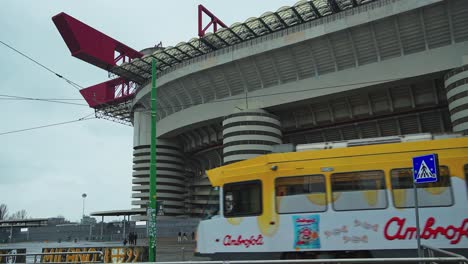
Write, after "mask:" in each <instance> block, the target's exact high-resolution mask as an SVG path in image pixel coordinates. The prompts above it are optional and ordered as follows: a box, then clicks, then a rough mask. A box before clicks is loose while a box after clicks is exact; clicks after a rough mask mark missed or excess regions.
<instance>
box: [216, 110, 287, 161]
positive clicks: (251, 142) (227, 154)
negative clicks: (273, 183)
mask: <svg viewBox="0 0 468 264" xmlns="http://www.w3.org/2000/svg"><path fill="white" fill-rule="evenodd" d="M281 143H282V133H281V123H280V121H279V119H278V117H276V116H275V115H273V114H270V113H268V112H267V111H265V110H263V109H247V110H242V111H240V112H237V113H234V114H231V115H228V116H225V117H224V121H223V159H224V164H229V163H233V162H236V161H240V160H245V159H250V158H253V157H256V156H259V155H263V154H267V153H270V152H271V151H272V146H273V145H277V144H281Z"/></svg>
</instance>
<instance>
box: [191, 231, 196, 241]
mask: <svg viewBox="0 0 468 264" xmlns="http://www.w3.org/2000/svg"><path fill="white" fill-rule="evenodd" d="M192 241H195V232H194V231H192Z"/></svg>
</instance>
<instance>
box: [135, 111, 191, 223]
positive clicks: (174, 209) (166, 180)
mask: <svg viewBox="0 0 468 264" xmlns="http://www.w3.org/2000/svg"><path fill="white" fill-rule="evenodd" d="M150 118H151V117H150V115H149V114H147V113H145V112H140V111H135V114H134V151H133V170H134V171H133V181H132V182H133V187H132V190H133V191H134V193H133V194H132V198H136V199H135V200H134V201H132V205H136V206H139V207H140V208H146V207H147V204H148V201H149V171H150V159H151V147H150V135H151V133H150V132H151V130H150V124H151V122H150V120H149V119H150ZM156 145H157V155H158V156H157V161H156V167H157V180H156V182H157V190H156V191H157V200H158V201H162V202H163V205H164V215H167V216H177V215H181V214H184V213H185V210H184V204H185V202H184V199H185V192H186V189H185V175H184V171H185V169H184V158H183V153H182V151H181V149H180V147H179V146H178V145H177V144H175V143H173V142H171V141H170V140H166V139H158V140H157V143H156Z"/></svg>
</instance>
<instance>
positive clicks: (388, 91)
mask: <svg viewBox="0 0 468 264" xmlns="http://www.w3.org/2000/svg"><path fill="white" fill-rule="evenodd" d="M466 25H468V1H465V0H414V1H406V0H378V1H373V2H370V3H367V4H365V5H361V6H357V7H354V8H350V9H347V10H344V11H342V12H339V13H336V14H333V15H329V16H326V17H322V18H319V19H316V20H312V21H309V22H305V23H300V24H298V25H295V26H292V27H289V28H287V29H284V30H281V31H277V32H273V33H270V34H267V35H264V36H261V37H258V38H254V39H251V40H248V41H244V42H241V43H238V44H235V45H232V46H229V47H226V48H223V49H219V50H216V51H213V52H210V53H208V54H206V55H203V56H199V57H196V58H193V59H190V60H187V61H184V62H183V63H180V64H178V65H177V66H174V67H172V68H170V69H167V70H165V71H163V72H161V73H160V75H159V76H158V99H157V100H158V105H159V108H158V115H157V119H158V123H157V129H158V130H157V138H158V144H157V146H158V151H157V152H158V161H157V168H158V178H157V183H158V185H157V192H158V200H162V201H163V203H164V210H165V215H168V216H184V215H185V216H195V217H196V216H201V215H202V214H204V213H205V212H206V211H207V210H209V209H210V208H213V207H216V206H217V204H218V203H219V201H218V198H217V191H216V190H214V189H212V188H211V186H210V184H209V181H208V179H207V177H206V174H205V171H206V170H208V169H211V168H215V167H218V166H221V165H222V164H227V163H232V162H236V161H239V160H243V159H248V158H251V157H255V156H258V155H263V154H266V153H270V152H271V151H272V148H273V146H274V145H277V144H284V143H292V144H303V143H312V142H326V141H339V140H349V139H356V138H369V137H378V136H390V135H403V134H413V133H421V132H431V133H440V132H451V131H455V132H465V133H466V132H467V131H468V66H467V65H468V27H467V26H466ZM150 86H151V85H150V84H147V85H143V86H141V87H140V88H139V90H138V92H137V94H136V97H135V99H134V101H133V109H132V113H133V125H134V167H133V168H134V172H133V187H132V190H133V191H134V192H133V195H132V197H133V198H134V200H133V201H132V204H133V205H134V206H135V207H136V208H135V210H141V212H142V215H141V216H139V217H137V218H136V219H141V220H143V219H145V216H144V215H143V213H144V212H145V210H146V209H145V208H146V206H147V202H148V196H149V194H148V193H149V160H150V147H149V145H150V114H149V105H150V99H149V98H150V90H151V87H150Z"/></svg>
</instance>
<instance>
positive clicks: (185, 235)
mask: <svg viewBox="0 0 468 264" xmlns="http://www.w3.org/2000/svg"><path fill="white" fill-rule="evenodd" d="M183 237H184V241H187V234H186V233H185V232H184V235H183Z"/></svg>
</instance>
